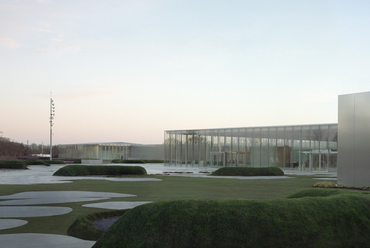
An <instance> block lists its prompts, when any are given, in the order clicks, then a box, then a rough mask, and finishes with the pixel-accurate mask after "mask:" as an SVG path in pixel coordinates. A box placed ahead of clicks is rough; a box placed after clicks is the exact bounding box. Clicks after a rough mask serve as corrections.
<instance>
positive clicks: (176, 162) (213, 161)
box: [164, 124, 338, 171]
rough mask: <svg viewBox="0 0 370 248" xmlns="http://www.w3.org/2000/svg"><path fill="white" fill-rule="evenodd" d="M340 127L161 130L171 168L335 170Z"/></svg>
mask: <svg viewBox="0 0 370 248" xmlns="http://www.w3.org/2000/svg"><path fill="white" fill-rule="evenodd" d="M337 140H338V124H319V125H295V126H270V127H242V128H221V129H196V130H172V131H165V140H164V160H165V161H164V162H165V165H169V166H216V167H219V166H250V167H268V166H278V167H280V168H284V169H288V168H289V169H297V170H309V171H311V170H318V171H331V170H333V171H335V170H336V169H337V149H338V141H337Z"/></svg>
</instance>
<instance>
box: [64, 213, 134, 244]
mask: <svg viewBox="0 0 370 248" xmlns="http://www.w3.org/2000/svg"><path fill="white" fill-rule="evenodd" d="M127 211H129V209H125V210H112V211H107V212H99V213H93V214H87V215H81V216H79V217H78V218H77V219H76V221H75V222H74V223H73V224H72V225H71V226H70V227H69V228H68V230H67V234H68V235H69V236H73V237H76V238H79V239H85V240H95V241H96V240H98V239H99V238H100V237H101V236H102V235H103V234H104V233H105V231H104V230H101V229H99V228H97V227H96V226H95V225H94V221H96V220H99V219H103V218H109V217H115V216H121V215H123V214H124V213H126V212H127Z"/></svg>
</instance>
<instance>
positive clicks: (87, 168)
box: [53, 164, 147, 176]
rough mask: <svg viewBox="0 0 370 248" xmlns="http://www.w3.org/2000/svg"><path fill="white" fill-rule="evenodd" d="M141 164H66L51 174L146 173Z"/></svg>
mask: <svg viewBox="0 0 370 248" xmlns="http://www.w3.org/2000/svg"><path fill="white" fill-rule="evenodd" d="M146 174H147V173H146V170H145V169H144V168H143V167H141V166H105V165H75V164H73V165H67V166H64V167H62V168H60V169H59V170H57V171H56V172H54V174H53V176H88V175H146Z"/></svg>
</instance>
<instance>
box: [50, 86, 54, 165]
mask: <svg viewBox="0 0 370 248" xmlns="http://www.w3.org/2000/svg"><path fill="white" fill-rule="evenodd" d="M54 115H55V107H54V101H53V99H52V98H51V92H50V160H53V119H54Z"/></svg>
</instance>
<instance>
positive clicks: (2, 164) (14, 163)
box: [0, 160, 28, 169]
mask: <svg viewBox="0 0 370 248" xmlns="http://www.w3.org/2000/svg"><path fill="white" fill-rule="evenodd" d="M0 168H2V169H28V168H27V164H26V163H25V162H24V161H18V160H8V161H0Z"/></svg>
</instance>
